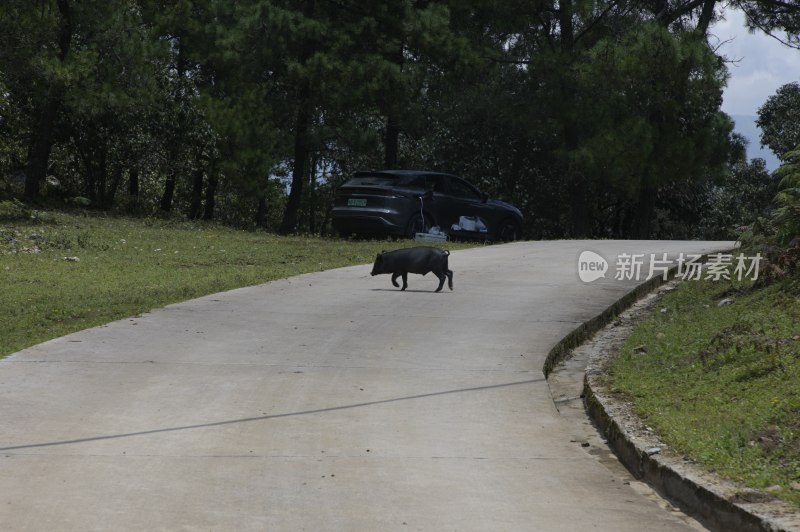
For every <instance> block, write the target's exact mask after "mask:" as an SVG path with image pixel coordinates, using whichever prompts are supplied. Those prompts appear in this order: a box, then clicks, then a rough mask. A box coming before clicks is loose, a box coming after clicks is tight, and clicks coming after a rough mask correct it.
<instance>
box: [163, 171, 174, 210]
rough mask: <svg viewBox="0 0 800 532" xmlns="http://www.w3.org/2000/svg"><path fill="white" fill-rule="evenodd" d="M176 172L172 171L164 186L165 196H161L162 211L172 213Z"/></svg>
mask: <svg viewBox="0 0 800 532" xmlns="http://www.w3.org/2000/svg"><path fill="white" fill-rule="evenodd" d="M175 174H176V172H175V170H172V169H171V170H170V171H169V175H167V182H166V183H165V184H164V194H163V195H162V196H161V210H162V211H164V212H170V211H171V210H172V199H173V198H174V197H175V179H176V175H175Z"/></svg>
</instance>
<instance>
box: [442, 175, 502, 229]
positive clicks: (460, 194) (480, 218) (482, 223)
mask: <svg viewBox="0 0 800 532" xmlns="http://www.w3.org/2000/svg"><path fill="white" fill-rule="evenodd" d="M444 196H445V197H444V198H443V200H445V201H446V204H447V206H446V210H447V225H446V230H447V231H448V232H450V233H453V234H454V235H459V234H461V235H464V236H481V235H485V234H488V233H490V232H491V231H492V229H493V228H492V227H489V225H490V220H491V218H492V217H491V215H490V213H491V207H490V206H489V205H487V204H486V202H485V201H484V196H483V195H482V194H481V193H480V192H479V191H478V189H476V188H475V187H473V186H472V185H470V184H469V183H467V182H466V181H464V180H463V179H460V178H458V177H454V176H450V177H449V179H448V181H447V189H446V193H445V194H444ZM454 226H457V227H454Z"/></svg>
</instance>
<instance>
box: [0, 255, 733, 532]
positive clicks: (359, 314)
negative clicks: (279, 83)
mask: <svg viewBox="0 0 800 532" xmlns="http://www.w3.org/2000/svg"><path fill="white" fill-rule="evenodd" d="M730 245H731V244H730V243H698V242H656V241H650V242H614V241H603V242H576V241H561V242H531V243H518V244H511V245H506V246H492V247H486V248H478V249H472V250H466V251H457V252H453V254H452V256H451V258H450V267H451V269H452V270H453V271H454V272H455V278H454V283H455V291H454V292H449V291H447V290H446V289H445V291H443V292H442V293H438V294H437V293H434V292H433V289H434V288H435V287H436V279H435V278H434V277H432V276H430V275H429V276H426V277H424V278H423V277H419V276H410V278H409V290H408V291H406V292H400V291H398V290H397V289H395V288H393V287H392V286H391V284H390V281H389V278H388V276H378V277H370V276H369V271H370V268H369V267H368V266H359V267H350V268H344V269H339V270H333V271H328V272H321V273H315V274H310V275H304V276H300V277H294V278H291V279H288V280H284V281H277V282H273V283H269V284H266V285H262V286H257V287H252V288H246V289H240V290H234V291H231V292H226V293H222V294H215V295H212V296H208V297H204V298H201V299H197V300H193V301H188V302H185V303H180V304H177V305H172V306H169V307H166V308H164V309H160V310H157V311H154V312H152V313H150V314H147V315H144V316H141V317H137V318H131V319H126V320H121V321H118V322H115V323H111V324H109V325H107V326H104V327H99V328H95V329H91V330H87V331H83V332H80V333H77V334H73V335H70V336H67V337H64V338H59V339H57V340H53V341H51V342H47V343H45V344H42V345H39V346H36V347H33V348H30V349H27V350H25V351H22V352H20V353H17V354H15V355H13V356H11V357H9V358H7V359H6V360H3V361H2V362H0V529H2V530H4V531H12V530H13V531H16V530H34V531H55V530H75V531H87V530H126V531H127V530H137V531H138V530H231V531H242V530H259V531H261V530H269V531H272V530H277V531H283V530H290V531H294V530H309V531H321V530H342V531H383V530H430V531H445V530H459V531H471V530H474V531H489V530H491V531H502V530H509V531H528V530H547V531H553V530H565V531H574V530H609V531H626V530H630V531H634V530H636V531H639V530H645V529H646V530H685V529H686V528H687V525H686V524H685V523H684V522H683V521H681V520H679V519H677V518H676V517H675V516H674V515H672V514H671V513H669V512H667V511H664V510H662V509H661V508H659V507H658V506H657V505H656V504H655V503H653V502H652V501H650V500H648V499H646V498H644V497H642V496H640V495H638V494H637V493H636V492H634V491H633V490H632V489H631V488H630V487H629V486H626V485H624V484H623V483H622V482H621V481H619V479H618V478H616V477H615V476H614V475H613V474H612V473H611V472H610V471H609V470H608V469H606V468H605V467H604V466H603V465H602V464H600V463H599V462H598V461H597V460H596V459H595V458H593V457H592V456H590V455H589V454H588V453H587V452H585V450H584V449H582V448H581V447H580V445H578V444H576V443H575V442H570V427H569V425H568V423H567V422H566V421H565V420H563V419H561V418H560V417H559V415H558V412H557V410H556V408H555V407H554V405H553V402H552V399H551V397H550V394H549V391H548V386H547V383H546V381H545V379H544V376H543V375H542V371H541V369H542V364H543V361H544V357H545V356H546V354H547V352H548V351H549V350H550V348H551V347H552V346H553V345H554V344H555V343H556V342H557V341H558V340H559V339H560V338H562V337H563V336H564V335H566V334H567V333H569V332H570V331H571V330H572V329H574V328H575V327H577V326H578V325H579V324H580V323H582V322H584V321H586V320H588V319H590V318H592V317H593V316H595V315H597V314H598V313H600V312H601V311H602V310H603V309H605V308H606V307H607V306H609V305H610V304H611V303H613V302H614V301H615V300H617V299H618V298H619V297H621V296H622V295H623V294H624V293H625V292H627V291H628V290H630V289H631V288H632V287H633V286H634V285H635V284H636V283H635V282H631V281H628V282H623V281H617V280H614V279H613V272H612V275H609V278H606V279H599V280H597V281H595V282H593V283H591V284H584V283H582V282H581V281H580V280H579V279H578V275H577V258H578V254H579V253H580V251H582V250H585V249H592V250H594V251H597V252H600V253H601V254H602V255H603V256H604V257H606V258H607V259H608V260H609V262H611V265H610V267H611V268H612V269H613V268H614V262H615V261H616V257H617V256H618V255H619V254H620V253H623V252H627V253H631V254H632V253H644V254H650V253H656V252H658V253H661V252H670V253H671V256H672V257H674V256H676V254H677V253H679V252H684V253H692V252H709V251H713V250H719V249H725V248H730ZM644 276H646V272H645V271H643V277H644Z"/></svg>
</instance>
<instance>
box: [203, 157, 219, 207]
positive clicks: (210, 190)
mask: <svg viewBox="0 0 800 532" xmlns="http://www.w3.org/2000/svg"><path fill="white" fill-rule="evenodd" d="M216 193H217V172H216V169H215V168H214V166H213V165H212V166H211V168H209V171H208V185H206V205H205V210H204V211H203V220H213V219H214V207H215V206H216V199H215V196H216Z"/></svg>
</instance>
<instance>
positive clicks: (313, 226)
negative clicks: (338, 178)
mask: <svg viewBox="0 0 800 532" xmlns="http://www.w3.org/2000/svg"><path fill="white" fill-rule="evenodd" d="M308 231H309V232H310V233H311V234H312V235H314V234H316V233H317V157H313V158H312V159H311V167H310V168H309V172H308Z"/></svg>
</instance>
